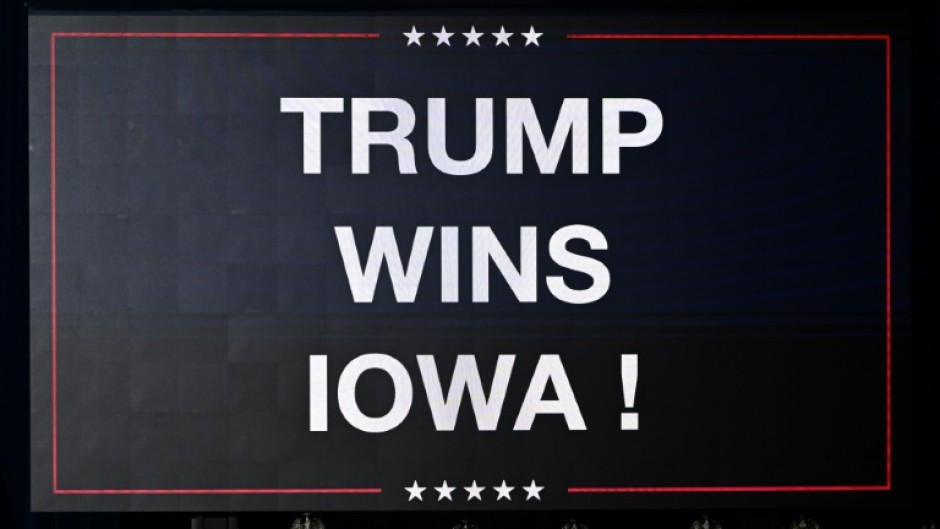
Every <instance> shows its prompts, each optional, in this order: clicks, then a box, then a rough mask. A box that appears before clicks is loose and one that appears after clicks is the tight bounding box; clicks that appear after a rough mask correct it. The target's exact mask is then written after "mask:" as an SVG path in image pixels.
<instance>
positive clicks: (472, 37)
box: [463, 26, 486, 46]
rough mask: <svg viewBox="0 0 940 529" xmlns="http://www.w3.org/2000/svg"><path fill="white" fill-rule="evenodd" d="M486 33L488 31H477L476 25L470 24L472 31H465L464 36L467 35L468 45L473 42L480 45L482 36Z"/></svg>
mask: <svg viewBox="0 0 940 529" xmlns="http://www.w3.org/2000/svg"><path fill="white" fill-rule="evenodd" d="M483 35H486V33H477V28H476V26H470V33H464V34H463V36H464V37H467V46H469V45H471V44H476V45H477V46H479V45H480V37H482V36H483Z"/></svg>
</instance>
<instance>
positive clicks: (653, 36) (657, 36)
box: [566, 33, 891, 41]
mask: <svg viewBox="0 0 940 529" xmlns="http://www.w3.org/2000/svg"><path fill="white" fill-rule="evenodd" d="M566 37H567V38H568V39H572V40H884V41H888V40H890V39H891V36H890V35H871V34H862V35H849V34H829V35H827V34H817V35H794V34H746V33H728V34H720V33H714V34H711V33H710V34H693V33H678V34H677V33H569V34H568V35H566Z"/></svg>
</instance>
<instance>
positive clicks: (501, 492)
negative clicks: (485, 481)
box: [493, 479, 516, 501]
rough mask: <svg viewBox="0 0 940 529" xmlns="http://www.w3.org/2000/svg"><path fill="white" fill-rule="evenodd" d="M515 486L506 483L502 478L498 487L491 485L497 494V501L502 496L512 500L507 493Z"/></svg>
mask: <svg viewBox="0 0 940 529" xmlns="http://www.w3.org/2000/svg"><path fill="white" fill-rule="evenodd" d="M515 488H516V487H510V486H509V485H506V480H505V479H504V480H503V484H502V485H500V486H498V487H493V490H495V491H496V494H497V496H496V501H499V500H501V499H503V498H506V499H507V500H509V501H512V498H511V497H509V493H510V492H512V490H513V489H515Z"/></svg>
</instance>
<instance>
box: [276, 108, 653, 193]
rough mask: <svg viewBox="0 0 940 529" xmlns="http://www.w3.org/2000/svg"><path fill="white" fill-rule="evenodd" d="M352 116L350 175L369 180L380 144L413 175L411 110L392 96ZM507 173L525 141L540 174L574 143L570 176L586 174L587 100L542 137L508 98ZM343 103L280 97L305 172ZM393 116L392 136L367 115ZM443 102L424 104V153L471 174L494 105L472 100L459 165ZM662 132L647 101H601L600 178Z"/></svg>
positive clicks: (482, 154)
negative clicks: (634, 127)
mask: <svg viewBox="0 0 940 529" xmlns="http://www.w3.org/2000/svg"><path fill="white" fill-rule="evenodd" d="M350 106H351V110H350V119H351V129H352V143H351V145H352V149H351V151H352V172H353V174H369V172H370V169H371V168H370V162H369V154H370V150H371V148H372V146H376V145H385V146H389V147H392V148H394V149H395V152H396V154H397V157H398V170H399V172H400V173H401V174H415V173H417V169H416V166H415V149H414V145H413V144H412V142H411V140H409V139H408V136H409V135H410V134H411V133H412V132H413V131H414V129H415V123H416V117H415V111H414V108H413V107H412V106H411V104H409V103H408V102H407V101H405V100H403V99H397V98H385V97H381V98H352V103H351V105H350ZM505 108H506V116H505V118H506V120H505V125H506V173H507V174H522V172H523V167H522V166H523V158H524V157H523V143H525V142H528V145H529V148H530V149H531V150H532V153H533V154H534V155H535V161H536V164H537V165H538V170H539V172H540V173H541V174H554V173H555V170H556V169H557V167H558V162H559V160H560V159H561V154H562V151H563V150H564V149H565V146H566V145H567V144H568V143H569V141H568V140H569V138H570V140H571V141H570V144H571V172H572V173H574V174H587V173H588V151H589V149H588V145H589V142H588V131H589V127H588V110H589V101H588V99H587V98H565V99H564V101H563V102H562V104H561V108H560V110H559V111H558V116H557V117H556V119H555V126H554V128H553V129H552V132H551V134H550V136H548V137H547V138H546V135H545V132H544V130H543V129H542V125H541V124H540V123H539V120H538V117H537V116H536V112H535V107H534V106H533V105H532V100H531V99H529V98H508V99H506V106H505ZM345 110H346V101H345V99H343V98H334V97H311V98H306V97H305V98H295V97H283V98H281V112H282V113H301V114H303V145H304V163H303V165H304V173H305V174H320V171H321V149H322V143H323V142H322V134H323V132H322V131H323V123H322V121H323V120H322V116H323V114H330V113H344V112H345ZM376 113H391V114H393V115H394V116H395V117H396V118H397V120H398V121H397V125H396V126H395V128H394V129H392V130H382V131H378V130H372V128H371V126H370V117H371V116H372V115H373V114H376ZM624 113H637V114H640V115H641V116H642V117H643V118H644V119H645V120H646V124H645V126H644V127H643V129H642V130H640V131H635V132H624V131H622V130H621V124H620V118H621V114H624ZM446 114H447V100H446V99H444V98H429V99H428V100H427V138H428V145H427V153H428V157H429V158H430V159H431V163H432V164H434V167H436V168H437V169H438V170H439V171H441V172H442V173H445V174H449V175H456V176H464V175H471V174H476V173H479V172H480V171H482V170H483V169H485V168H486V167H487V166H488V165H489V163H490V161H491V160H492V158H493V126H494V124H493V123H494V120H493V99H492V98H477V99H476V140H475V147H474V151H473V155H472V156H470V157H469V158H466V159H463V160H457V159H454V158H453V157H451V156H450V154H448V152H447V118H446ZM662 131H663V114H662V112H661V111H660V109H659V107H658V106H657V105H656V104H655V103H653V102H652V101H650V100H648V99H641V98H604V99H602V101H601V131H600V134H601V149H602V162H603V172H604V174H619V173H620V150H621V149H624V148H630V147H645V146H647V145H650V144H652V143H653V142H655V141H656V140H657V139H659V136H660V135H661V134H662Z"/></svg>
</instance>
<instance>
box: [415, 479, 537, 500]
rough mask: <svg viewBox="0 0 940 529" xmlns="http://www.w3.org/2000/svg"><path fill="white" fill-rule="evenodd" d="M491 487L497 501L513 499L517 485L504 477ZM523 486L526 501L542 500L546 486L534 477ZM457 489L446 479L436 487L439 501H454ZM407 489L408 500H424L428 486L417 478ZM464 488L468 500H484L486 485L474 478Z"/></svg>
mask: <svg viewBox="0 0 940 529" xmlns="http://www.w3.org/2000/svg"><path fill="white" fill-rule="evenodd" d="M491 488H492V489H493V490H495V491H496V501H499V500H502V499H505V500H507V501H512V496H511V492H512V491H513V490H515V488H516V487H510V486H509V485H507V484H506V480H505V479H504V480H503V482H502V483H501V484H500V486H498V487H491ZM521 488H522V490H524V491H526V494H527V495H526V498H525V499H526V501H528V500H532V499H535V500H539V501H541V500H542V497H541V495H540V494H541V492H542V489H544V488H545V487H543V486H542V487H540V486H539V485H537V484H536V483H535V480H534V479H533V480H532V483H531V484H530V485H529V486H528V487H521ZM456 489H457V487H451V486H449V485H447V480H446V479H445V480H444V483H442V484H441V486H440V487H434V490H436V491H437V501H442V500H445V499H447V500H450V501H453V500H454V498H453V497H451V493H452V492H454V490H456ZM405 490H406V491H408V501H411V500H418V501H424V497H422V494H424V491H425V490H427V487H422V486H421V485H418V480H415V482H414V483H413V484H412V485H411V486H410V487H405ZM463 490H465V491H467V501H470V500H474V499H476V500H480V501H483V497H482V495H481V494H482V492H483V491H484V490H486V487H481V486H479V485H477V481H476V480H473V483H472V484H471V485H470V486H469V487H463Z"/></svg>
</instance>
